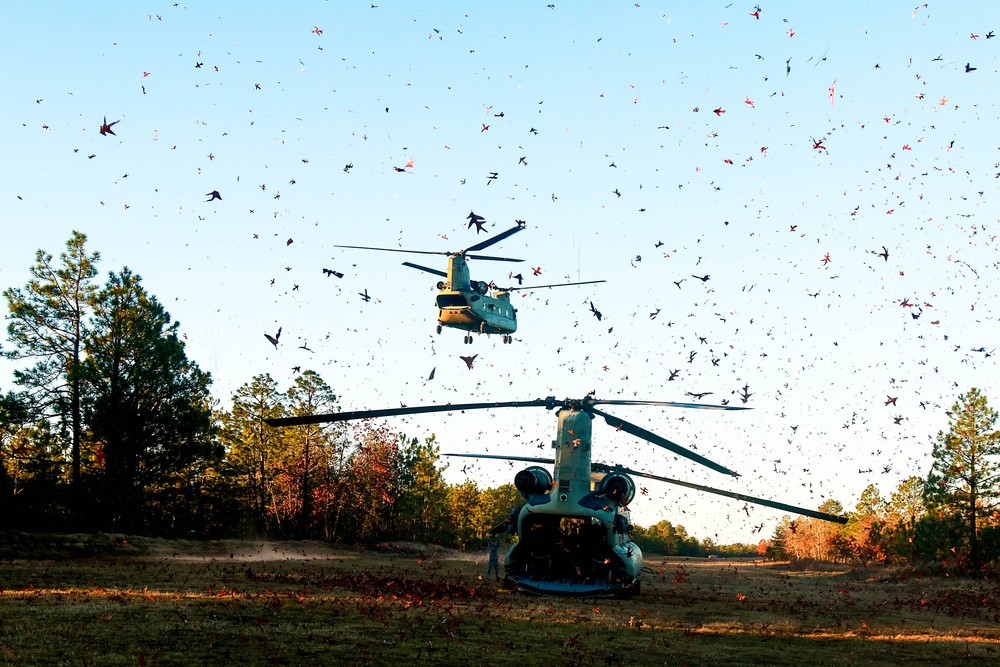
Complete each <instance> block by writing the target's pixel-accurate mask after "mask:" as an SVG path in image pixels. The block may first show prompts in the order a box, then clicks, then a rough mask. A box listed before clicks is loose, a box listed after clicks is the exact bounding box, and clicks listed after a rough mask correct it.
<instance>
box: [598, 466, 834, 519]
mask: <svg viewBox="0 0 1000 667" xmlns="http://www.w3.org/2000/svg"><path fill="white" fill-rule="evenodd" d="M591 468H593V469H595V470H598V471H600V472H611V471H613V470H616V469H618V470H621V471H622V472H625V473H628V474H629V475H635V476H636V477H645V478H647V479H655V480H657V481H660V482H667V483H668V484H676V485H678V486H686V487H687V488H689V489H695V490H696V491H704V492H705V493H714V494H715V495H717V496H726V497H727V498H735V499H736V500H742V501H744V502H747V503H753V504H755V505H763V506H765V507H773V508H774V509H779V510H783V511H785V512H792V513H794V514H801V515H802V516H808V517H811V518H813V519H820V520H821V521H830V522H832V523H840V524H845V523H847V518H846V517H842V516H837V515H836V514H827V513H826V512H818V511H816V510H808V509H806V508H804V507H796V506H795V505H788V504H786V503H779V502H778V501H776V500H766V499H764V498H755V497H753V496H748V495H745V494H742V493H736V492H735V491H723V490H722V489H715V488H712V487H711V486H702V485H701V484H693V483H691V482H682V481H681V480H679V479H671V478H669V477H660V476H659V475H651V474H649V473H648V472H640V471H639V470H631V469H629V468H616V467H614V466H609V465H605V464H603V463H594V464H592V465H591Z"/></svg>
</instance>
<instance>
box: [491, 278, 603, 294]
mask: <svg viewBox="0 0 1000 667" xmlns="http://www.w3.org/2000/svg"><path fill="white" fill-rule="evenodd" d="M606 282H608V281H607V280H585V281H583V282H582V283H559V284H558V285H532V286H531V287H507V288H504V289H501V290H500V291H501V292H521V291H527V290H533V289H545V288H546V287H571V286H573V285H593V284H595V283H606Z"/></svg>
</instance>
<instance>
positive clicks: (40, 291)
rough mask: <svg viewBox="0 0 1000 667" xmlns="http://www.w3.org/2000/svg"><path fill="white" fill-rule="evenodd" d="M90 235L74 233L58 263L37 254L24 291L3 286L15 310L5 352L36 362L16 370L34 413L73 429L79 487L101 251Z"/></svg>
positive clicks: (73, 475)
mask: <svg viewBox="0 0 1000 667" xmlns="http://www.w3.org/2000/svg"><path fill="white" fill-rule="evenodd" d="M86 245H87V236H86V234H83V233H81V232H77V231H74V232H73V235H72V236H71V237H70V239H69V240H68V241H67V242H66V252H64V253H62V254H61V255H60V256H59V264H55V263H54V262H53V258H52V255H50V254H48V253H46V252H45V251H44V250H39V251H38V252H36V253H35V265H34V266H32V267H31V269H30V273H31V279H30V280H29V281H28V284H27V285H26V286H25V287H24V289H19V288H10V289H7V290H4V293H3V295H4V298H6V299H7V306H8V309H9V310H10V318H9V320H10V324H8V325H7V334H8V336H9V338H10V341H11V342H12V343H13V344H14V349H13V350H10V351H8V352H6V353H5V356H7V358H9V359H14V360H28V361H34V365H33V366H30V367H28V368H27V369H25V370H18V371H15V373H14V379H15V382H17V384H19V385H20V386H22V387H24V388H25V390H26V391H27V396H28V397H29V398H30V405H31V408H32V410H33V412H34V413H35V414H36V415H37V417H38V418H41V419H57V420H59V421H61V422H62V424H63V425H64V427H66V429H67V430H68V431H69V433H70V461H71V466H70V484H71V486H72V487H73V489H74V490H78V489H79V482H80V443H81V440H82V434H83V411H82V391H83V389H82V378H81V373H80V369H81V361H80V360H81V353H82V352H83V345H84V338H85V337H86V333H87V331H86V319H87V315H88V314H89V313H90V311H91V307H92V305H93V299H94V295H95V293H96V291H97V287H96V285H94V283H93V279H94V276H96V275H97V267H96V265H97V261H98V260H99V259H100V255H99V254H98V253H96V252H94V253H90V254H88V253H87V250H86Z"/></svg>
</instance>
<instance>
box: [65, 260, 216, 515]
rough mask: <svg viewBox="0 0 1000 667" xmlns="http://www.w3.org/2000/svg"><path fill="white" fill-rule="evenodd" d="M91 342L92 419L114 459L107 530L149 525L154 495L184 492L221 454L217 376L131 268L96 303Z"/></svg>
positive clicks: (106, 474) (106, 484) (106, 486)
mask: <svg viewBox="0 0 1000 667" xmlns="http://www.w3.org/2000/svg"><path fill="white" fill-rule="evenodd" d="M93 322H94V325H93V331H92V332H91V334H90V335H89V336H88V337H87V340H86V353H87V358H86V362H85V366H84V377H85V379H86V382H87V389H88V391H87V392H86V397H87V401H86V404H85V415H86V418H87V424H88V426H89V429H90V433H91V437H92V438H93V439H94V442H95V447H96V448H97V450H98V451H99V452H101V454H102V456H103V460H104V471H103V479H102V484H101V487H102V488H103V491H104V493H103V500H104V502H105V510H106V513H105V515H104V521H103V523H104V525H105V526H106V527H107V528H110V529H113V530H119V531H120V530H127V531H133V530H140V529H143V528H147V527H148V526H147V525H146V523H145V522H146V520H147V518H148V517H146V516H145V515H144V510H147V509H148V500H149V494H150V493H151V492H156V491H158V490H163V489H165V488H167V487H170V486H174V487H176V488H181V487H182V486H183V485H184V483H185V479H184V478H185V473H186V472H187V471H188V470H189V469H190V468H192V467H197V466H198V465H200V462H201V461H204V460H205V459H206V458H210V457H213V456H214V455H216V454H217V452H215V451H214V449H213V448H214V444H213V438H212V423H211V395H210V393H209V386H210V385H211V382H212V381H211V377H210V376H209V375H208V374H207V373H205V372H203V371H201V370H200V369H199V368H198V366H197V365H196V364H195V363H194V362H192V361H189V360H188V358H187V356H186V354H185V352H184V343H183V342H182V341H181V340H180V338H179V336H178V335H177V329H178V326H179V324H178V323H177V322H172V321H171V318H170V314H169V313H168V312H167V311H165V310H164V309H163V306H161V305H160V303H159V302H158V301H157V299H156V297H154V296H152V295H151V294H149V293H148V292H147V291H146V290H145V288H144V287H143V286H142V280H141V278H140V277H139V276H137V275H135V274H133V273H132V272H131V271H129V270H128V269H127V268H125V269H122V271H120V272H119V273H114V274H111V275H110V276H109V278H108V283H107V285H106V286H105V287H104V289H102V290H101V292H100V293H99V294H98V295H97V298H96V299H95V308H94V318H93Z"/></svg>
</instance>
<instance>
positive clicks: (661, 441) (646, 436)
mask: <svg viewBox="0 0 1000 667" xmlns="http://www.w3.org/2000/svg"><path fill="white" fill-rule="evenodd" d="M591 412H593V413H594V414H598V415H601V416H602V417H604V421H606V422H607V423H608V426H612V427H614V428H617V429H618V430H620V431H625V432H626V433H631V434H632V435H634V436H636V437H639V438H642V439H643V440H646V441H648V442H651V443H653V444H654V445H659V446H660V447H663V448H664V449H669V450H670V451H672V452H673V453H675V454H679V455H681V456H683V457H685V458H688V459H691V460H692V461H694V462H696V463H700V464H702V465H703V466H707V467H709V468H711V469H712V470H717V471H719V472H721V473H725V474H727V475H732V476H733V477H739V476H740V475H739V473H737V472H733V471H732V470H730V469H729V468H727V467H725V466H723V465H720V464H718V463H715V462H714V461H710V460H708V459H706V458H705V457H704V456H702V455H701V454H695V453H694V452H692V451H691V450H690V449H688V448H686V447H681V446H680V445H678V444H677V443H675V442H670V441H669V440H667V439H666V438H664V437H661V436H659V435H656V434H655V433H652V432H651V431H647V430H646V429H644V428H642V427H639V426H636V425H635V424H632V423H629V422H627V421H625V420H624V419H619V418H618V417H615V416H614V415H609V414H608V413H607V412H602V411H601V410H598V409H596V408H591Z"/></svg>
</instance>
